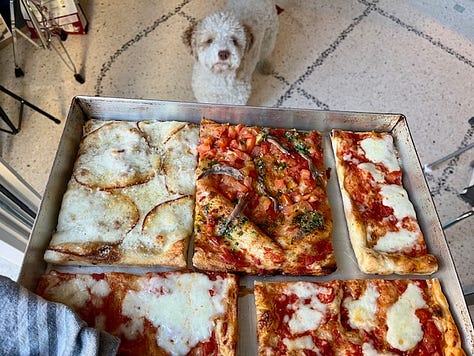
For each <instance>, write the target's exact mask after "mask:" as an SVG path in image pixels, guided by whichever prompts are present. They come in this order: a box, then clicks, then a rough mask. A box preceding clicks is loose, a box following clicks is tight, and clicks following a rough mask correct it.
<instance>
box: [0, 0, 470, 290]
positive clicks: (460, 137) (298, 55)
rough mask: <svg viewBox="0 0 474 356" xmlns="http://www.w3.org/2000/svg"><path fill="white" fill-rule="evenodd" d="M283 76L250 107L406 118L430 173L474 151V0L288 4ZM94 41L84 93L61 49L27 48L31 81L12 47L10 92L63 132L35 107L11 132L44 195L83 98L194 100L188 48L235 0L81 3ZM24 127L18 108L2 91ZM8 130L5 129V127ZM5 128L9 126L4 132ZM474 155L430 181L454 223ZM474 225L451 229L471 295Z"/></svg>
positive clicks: (259, 86) (0, 58)
mask: <svg viewBox="0 0 474 356" xmlns="http://www.w3.org/2000/svg"><path fill="white" fill-rule="evenodd" d="M277 3H278V4H279V6H280V7H282V8H283V9H284V11H283V13H281V14H280V16H279V19H280V31H279V33H278V38H277V44H276V48H275V50H274V52H273V55H272V57H271V61H272V63H273V65H274V72H273V74H271V75H268V76H263V75H260V74H258V73H257V74H255V76H254V91H253V94H252V96H251V98H250V101H249V105H255V106H270V107H283V108H288V107H291V108H311V109H322V110H343V111H367V112H395V113H402V114H404V115H405V116H406V117H407V120H408V124H409V127H410V130H411V134H412V137H413V141H414V143H415V146H416V148H417V151H418V154H419V158H420V161H421V163H422V165H425V164H428V163H431V162H433V161H435V160H437V159H439V158H440V157H443V156H445V155H446V154H449V153H451V152H453V151H455V150H457V149H458V148H460V147H462V146H465V145H467V144H470V143H472V142H473V133H474V127H473V126H472V125H471V124H470V123H469V122H468V120H469V119H470V118H471V117H472V116H474V99H473V97H474V96H473V93H474V26H472V24H473V23H474V1H473V0H456V1H452V0H430V1H428V0H426V1H422V0H397V1H391V0H378V1H369V0H320V1H296V0H294V1H291V0H286V1H283V0H281V1H277ZM81 4H82V8H83V10H84V12H85V14H86V16H87V18H88V21H89V25H88V33H87V35H70V36H69V38H68V39H67V41H65V42H64V44H65V46H66V47H67V50H68V52H69V54H70V55H71V57H72V59H73V61H74V62H75V63H76V66H77V67H78V68H79V71H80V72H81V74H82V75H83V76H84V78H85V80H86V81H85V83H84V84H80V83H78V82H77V81H75V80H74V77H73V74H72V73H71V72H70V71H69V70H68V69H67V67H66V66H64V65H63V63H62V62H61V61H60V60H59V59H58V57H57V55H56V54H55V52H54V51H48V50H42V49H36V48H34V47H33V46H31V45H30V44H29V43H28V42H26V41H25V40H22V39H19V43H18V46H19V51H18V58H19V62H20V66H21V67H22V69H23V71H24V72H25V76H24V77H21V78H16V77H15V75H14V64H13V56H12V48H11V45H10V46H7V47H4V48H3V49H1V50H0V68H1V70H0V84H1V85H3V86H5V87H6V88H8V89H9V90H11V91H13V92H15V93H16V94H18V95H20V96H23V97H24V98H25V99H26V100H28V101H30V102H32V103H34V104H35V105H37V106H39V107H40V108H42V109H43V110H46V111H47V112H49V113H50V114H52V115H53V116H55V117H57V118H59V119H60V120H61V121H62V123H61V124H59V125H57V124H55V123H53V122H52V121H50V120H48V119H47V118H45V117H44V116H42V115H40V114H38V113H37V112H35V111H33V110H30V109H28V108H25V110H24V115H23V121H22V126H21V131H20V132H19V133H18V134H17V135H9V134H7V133H2V132H0V155H1V156H2V157H3V158H4V159H5V160H6V161H7V162H8V163H9V164H10V165H11V166H12V167H13V168H14V169H15V170H16V171H17V172H18V173H19V174H20V175H21V176H23V177H24V178H25V179H26V180H27V181H28V182H29V183H30V184H31V185H32V186H33V187H34V188H35V189H36V190H37V191H38V192H39V193H40V194H42V193H44V189H45V185H46V182H47V179H48V175H49V172H50V169H51V166H52V162H53V159H54V156H55V152H56V149H57V146H58V142H59V140H60V137H61V133H62V129H63V123H64V120H65V118H66V116H67V113H68V110H69V106H70V103H71V100H72V98H73V97H74V96H75V95H91V96H94V95H100V96H109V97H124V98H146V99H159V100H173V101H194V100H195V99H194V97H193V94H192V90H191V79H190V78H191V70H192V63H193V58H192V57H191V55H190V54H189V53H188V52H187V49H186V47H185V46H184V44H183V43H182V41H181V34H182V33H183V31H184V30H185V28H186V27H187V26H189V25H190V23H193V22H195V21H196V20H197V19H200V18H201V17H203V16H204V15H206V14H207V13H209V12H210V11H212V10H215V9H219V8H222V7H223V5H224V1H217V0H185V1H182V0H167V1H152V0H143V1H127V2H117V1H112V0H102V1H85V0H84V1H81ZM0 104H1V105H2V107H3V108H4V109H5V111H6V112H7V113H9V115H10V116H11V118H12V120H13V121H16V120H17V115H18V105H17V104H18V103H17V102H16V101H14V100H12V99H11V98H9V97H8V96H5V95H3V94H2V93H0ZM2 125H3V124H2ZM2 127H3V126H2ZM473 160H474V150H471V151H467V152H465V153H463V154H462V155H460V156H457V157H455V158H452V159H450V160H448V161H446V162H443V163H442V164H440V165H439V166H437V167H435V169H433V171H432V172H431V173H429V174H427V175H426V179H427V182H428V185H429V187H430V190H431V192H432V196H433V199H434V202H435V205H436V208H437V210H438V214H439V217H440V220H441V222H442V223H445V222H447V221H449V220H451V219H452V218H454V217H456V216H458V215H460V214H462V213H464V212H466V211H468V210H470V209H471V207H470V205H469V204H467V203H466V202H464V201H463V200H462V199H460V197H459V193H460V192H461V191H462V189H463V188H465V187H466V185H467V183H468V181H469V177H470V169H471V168H470V163H471V162H472V161H473ZM473 231H474V218H468V219H465V220H463V221H462V222H459V223H458V224H456V225H454V226H453V227H451V228H449V229H446V230H445V235H446V239H447V241H448V244H449V247H450V250H451V253H452V255H453V258H454V261H455V264H456V268H457V271H458V274H459V277H460V280H461V283H462V285H463V286H464V288H468V287H469V286H472V285H474V273H473V272H472V271H473V270H474V253H473V252H474V239H473V237H474V236H473V235H474V234H473Z"/></svg>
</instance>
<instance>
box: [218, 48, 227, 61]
mask: <svg viewBox="0 0 474 356" xmlns="http://www.w3.org/2000/svg"><path fill="white" fill-rule="evenodd" d="M217 55H218V56H219V59H220V60H221V61H225V60H227V59H229V56H230V52H229V51H227V50H224V51H219V53H218V54H217Z"/></svg>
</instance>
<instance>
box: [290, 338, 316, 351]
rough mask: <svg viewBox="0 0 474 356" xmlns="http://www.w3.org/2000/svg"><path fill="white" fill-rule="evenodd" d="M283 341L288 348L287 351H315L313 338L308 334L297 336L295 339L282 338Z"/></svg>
mask: <svg viewBox="0 0 474 356" xmlns="http://www.w3.org/2000/svg"><path fill="white" fill-rule="evenodd" d="M283 343H284V344H285V346H286V347H287V348H288V351H290V352H291V351H299V350H311V351H315V352H316V351H317V348H316V345H315V344H314V341H313V338H312V337H311V336H310V335H306V336H301V337H297V338H295V339H288V338H284V339H283Z"/></svg>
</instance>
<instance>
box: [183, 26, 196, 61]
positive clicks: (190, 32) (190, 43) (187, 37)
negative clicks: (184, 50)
mask: <svg viewBox="0 0 474 356" xmlns="http://www.w3.org/2000/svg"><path fill="white" fill-rule="evenodd" d="M196 26H197V24H196V23H194V24H192V25H190V26H189V27H188V28H187V29H186V30H185V31H184V33H183V36H182V39H183V43H184V44H185V45H186V46H187V47H188V49H189V51H190V52H191V55H192V56H194V57H196V58H197V53H196V51H195V48H196V38H195V37H194V31H195V30H196Z"/></svg>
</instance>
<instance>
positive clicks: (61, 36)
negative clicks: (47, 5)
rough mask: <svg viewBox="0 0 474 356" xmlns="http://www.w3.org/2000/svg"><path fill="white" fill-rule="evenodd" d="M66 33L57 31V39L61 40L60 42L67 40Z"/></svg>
mask: <svg viewBox="0 0 474 356" xmlns="http://www.w3.org/2000/svg"><path fill="white" fill-rule="evenodd" d="M67 36H68V34H67V32H66V31H64V30H63V29H62V28H61V29H60V30H59V38H60V39H61V41H63V42H64V41H66V40H67Z"/></svg>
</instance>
